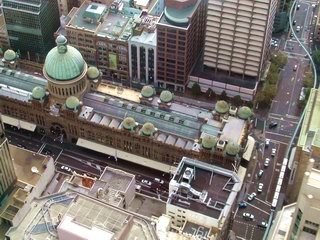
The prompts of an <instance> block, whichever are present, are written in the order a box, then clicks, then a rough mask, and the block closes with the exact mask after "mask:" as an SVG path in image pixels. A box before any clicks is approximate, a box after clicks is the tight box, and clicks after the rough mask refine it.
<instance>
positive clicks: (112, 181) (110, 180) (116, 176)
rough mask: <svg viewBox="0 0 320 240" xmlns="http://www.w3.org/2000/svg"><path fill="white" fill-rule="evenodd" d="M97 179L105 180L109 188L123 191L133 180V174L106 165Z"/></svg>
mask: <svg viewBox="0 0 320 240" xmlns="http://www.w3.org/2000/svg"><path fill="white" fill-rule="evenodd" d="M99 180H100V181H104V182H106V183H107V184H108V186H109V187H110V188H113V189H115V190H118V191H121V192H125V191H126V190H127V188H128V187H129V185H130V183H132V181H135V175H133V174H130V173H126V172H124V171H122V170H118V169H114V168H110V167H106V168H105V170H104V172H103V174H102V175H101V177H100V179H99Z"/></svg>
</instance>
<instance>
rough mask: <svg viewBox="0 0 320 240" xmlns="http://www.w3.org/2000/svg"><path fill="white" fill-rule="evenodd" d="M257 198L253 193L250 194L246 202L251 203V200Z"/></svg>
mask: <svg viewBox="0 0 320 240" xmlns="http://www.w3.org/2000/svg"><path fill="white" fill-rule="evenodd" d="M256 196H257V194H256V193H255V192H253V193H251V194H250V195H249V196H248V201H249V202H251V201H252V200H254V199H255V197H256Z"/></svg>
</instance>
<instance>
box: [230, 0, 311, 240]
mask: <svg viewBox="0 0 320 240" xmlns="http://www.w3.org/2000/svg"><path fill="white" fill-rule="evenodd" d="M314 2H316V1H314ZM299 4H300V5H301V7H300V9H299V10H298V11H296V12H295V17H294V20H296V26H301V30H300V31H299V32H297V34H298V36H299V38H301V40H302V41H303V42H304V44H305V45H306V46H308V47H309V48H310V49H311V47H312V46H311V45H312V41H310V36H312V35H311V30H312V29H313V27H311V26H310V24H311V23H312V20H313V18H314V15H315V13H314V11H315V9H314V8H313V7H312V6H311V5H312V2H306V1H300V3H299ZM279 49H280V50H281V51H285V52H286V53H287V54H288V64H287V65H286V66H285V67H284V69H282V71H281V77H282V78H281V80H280V81H279V83H278V93H277V95H276V97H275V99H274V100H273V102H272V105H271V107H270V110H269V112H268V114H267V117H266V118H264V119H263V120H265V121H266V125H265V126H266V127H265V130H264V132H263V133H261V131H260V130H259V131H258V130H253V131H252V133H251V134H252V136H254V137H255V139H256V141H258V142H260V143H261V145H260V148H259V149H258V150H255V152H254V154H253V158H252V160H251V162H250V164H249V168H248V174H247V176H246V178H245V181H244V187H243V189H242V194H240V198H239V201H246V202H247V203H248V206H247V207H246V208H242V209H237V211H236V212H235V218H234V223H233V230H234V232H235V233H236V236H237V239H246V240H253V239H254V240H255V239H257V240H261V239H262V237H263V234H264V229H263V228H261V227H258V226H257V225H258V224H260V223H261V222H262V221H265V222H267V220H268V218H269V214H270V210H271V202H272V199H273V196H274V192H275V188H276V184H277V181H278V177H279V174H280V169H281V165H282V161H283V158H284V156H285V153H286V149H287V144H288V142H289V140H290V138H291V136H292V134H293V131H294V129H295V127H296V125H297V123H298V120H299V116H300V114H301V111H300V109H299V108H298V101H299V96H300V92H301V89H302V87H303V78H304V74H305V71H306V69H307V67H308V65H309V60H308V59H306V58H305V53H304V52H303V49H302V48H301V47H300V46H299V44H298V42H297V41H295V40H292V39H291V38H290V32H289V33H288V34H286V35H284V36H283V37H282V38H281V42H280V45H279ZM295 65H297V69H296V71H294V66H295ZM271 122H277V123H278V126H277V127H276V128H274V129H269V128H268V126H269V124H270V123H271ZM266 138H269V139H270V140H271V143H270V146H269V147H267V148H266V147H265V145H264V142H265V139H266ZM272 148H275V149H276V156H275V157H274V158H272V157H271V151H272ZM266 158H269V159H270V160H271V161H270V165H269V166H268V167H264V166H263V164H264V161H265V159H266ZM261 169H262V170H264V173H263V176H262V177H261V178H259V177H258V176H257V174H258V172H259V170H261ZM259 183H263V184H264V186H263V192H262V193H260V194H259V193H258V192H257V188H258V184H259ZM284 190H285V186H284V187H282V191H284ZM252 192H256V193H257V196H256V198H255V199H254V200H253V201H251V202H248V199H247V197H248V194H251V193H252ZM244 212H246V213H250V214H253V215H254V220H253V221H251V220H245V219H244V218H243V216H242V214H243V213H244Z"/></svg>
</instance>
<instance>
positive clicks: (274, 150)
mask: <svg viewBox="0 0 320 240" xmlns="http://www.w3.org/2000/svg"><path fill="white" fill-rule="evenodd" d="M276 152H277V149H276V148H272V151H271V157H274V156H275V155H276Z"/></svg>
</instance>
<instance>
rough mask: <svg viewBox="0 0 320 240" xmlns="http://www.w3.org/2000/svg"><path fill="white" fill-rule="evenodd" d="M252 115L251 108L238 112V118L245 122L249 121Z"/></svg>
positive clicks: (243, 108)
mask: <svg viewBox="0 0 320 240" xmlns="http://www.w3.org/2000/svg"><path fill="white" fill-rule="evenodd" d="M251 115H252V111H251V109H250V108H249V107H246V106H244V107H241V108H240V109H239V110H238V117H239V118H241V119H243V120H247V119H249V118H250V117H251Z"/></svg>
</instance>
